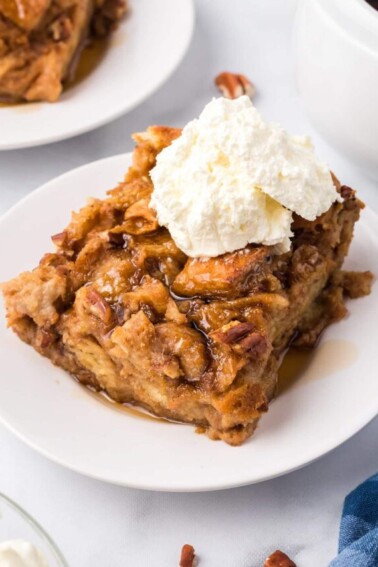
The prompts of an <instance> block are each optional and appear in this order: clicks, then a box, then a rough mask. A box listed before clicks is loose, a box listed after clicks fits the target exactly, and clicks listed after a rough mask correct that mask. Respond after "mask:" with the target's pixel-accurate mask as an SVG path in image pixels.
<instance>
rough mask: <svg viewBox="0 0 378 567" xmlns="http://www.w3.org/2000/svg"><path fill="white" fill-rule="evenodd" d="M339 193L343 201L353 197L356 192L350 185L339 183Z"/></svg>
mask: <svg viewBox="0 0 378 567" xmlns="http://www.w3.org/2000/svg"><path fill="white" fill-rule="evenodd" d="M340 195H341V196H342V198H343V199H344V200H345V201H349V199H355V197H356V192H355V190H354V189H352V188H351V187H348V185H341V187H340Z"/></svg>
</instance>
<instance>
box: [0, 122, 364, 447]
mask: <svg viewBox="0 0 378 567" xmlns="http://www.w3.org/2000/svg"><path fill="white" fill-rule="evenodd" d="M179 134H180V131H179V130H176V129H171V128H165V127H151V128H149V129H148V130H147V132H145V133H142V134H137V135H136V136H135V139H136V141H137V146H136V148H135V150H134V155H133V164H132V166H131V168H130V169H129V171H128V173H127V174H126V177H125V180H124V181H123V182H122V183H120V184H119V186H118V187H116V188H115V189H112V190H111V191H109V192H108V196H107V198H106V199H105V200H97V199H93V200H91V201H90V202H89V203H88V205H87V206H86V207H84V208H83V209H81V210H80V211H79V212H78V213H73V216H72V220H71V222H70V224H69V225H68V226H67V228H66V229H65V230H64V231H63V232H61V233H59V234H56V235H55V236H53V241H54V243H55V244H56V247H57V251H56V252H55V253H53V254H47V255H46V256H44V257H43V258H42V260H41V262H40V265H39V266H38V267H37V268H36V269H35V270H33V271H32V272H25V273H23V274H21V275H20V276H18V277H17V278H16V279H14V280H12V281H10V282H8V283H6V284H4V286H3V291H4V295H5V300H6V306H7V317H8V324H9V326H10V327H11V328H12V329H13V330H14V331H15V332H16V333H17V334H18V335H19V337H20V338H21V339H22V340H24V341H25V342H27V343H29V344H31V345H32V346H33V347H34V348H35V349H36V350H37V351H38V352H39V353H41V354H43V355H44V356H46V357H48V358H50V359H51V361H52V362H53V363H54V364H56V365H58V366H61V367H62V368H64V369H65V370H67V371H68V372H69V373H71V374H72V375H73V376H75V377H76V378H77V379H78V380H79V381H80V382H81V383H83V384H85V385H87V386H90V387H91V388H94V389H96V390H101V391H105V392H106V393H107V394H108V395H109V396H110V397H111V398H112V399H113V400H115V401H117V402H119V403H132V404H136V405H139V406H142V407H143V408H146V409H147V410H149V411H150V412H152V413H154V414H156V415H158V416H162V417H165V418H167V419H171V420H177V421H181V422H188V423H192V424H194V425H196V426H197V427H199V428H200V430H202V431H206V432H207V434H208V435H209V437H211V438H212V439H223V440H224V441H226V442H227V443H230V444H232V445H238V444H240V443H242V442H243V441H244V440H245V439H247V438H248V437H249V436H250V435H251V434H252V432H253V431H254V429H255V427H256V425H257V423H258V420H259V418H260V417H261V415H262V414H263V413H265V412H266V411H267V410H268V404H269V401H270V400H271V399H272V397H273V396H274V393H275V388H276V383H277V371H278V368H279V365H280V362H281V360H282V356H283V355H284V353H285V351H286V349H287V348H288V346H289V345H290V344H295V345H298V346H301V347H311V346H314V345H315V343H316V341H317V339H318V337H319V335H320V333H321V332H322V330H323V329H324V328H325V327H326V326H327V325H328V324H329V323H332V322H333V321H337V320H338V319H341V318H342V317H344V315H345V314H346V307H345V305H344V297H345V295H349V296H352V297H358V296H360V295H364V294H366V293H368V292H369V287H370V281H371V275H370V274H369V273H365V274H353V273H350V272H348V273H345V272H342V271H341V270H340V268H341V265H342V263H343V260H344V257H345V256H346V254H347V252H348V248H349V245H350V242H351V239H352V235H353V227H354V223H355V222H356V221H357V220H358V218H359V214H360V210H361V209H362V207H363V204H362V203H361V202H360V201H359V200H358V199H357V198H356V196H355V193H354V191H352V190H351V189H349V188H348V187H346V186H341V185H340V184H339V182H338V181H337V179H336V178H334V183H335V186H336V188H337V190H338V191H339V193H340V195H341V196H342V202H340V203H339V202H335V203H334V204H333V205H332V206H331V208H330V209H329V210H328V211H327V212H326V213H325V214H323V215H322V216H320V217H318V218H317V219H316V220H315V221H313V222H309V221H305V220H303V219H301V218H299V217H296V218H295V219H294V223H293V227H292V228H293V231H294V238H293V241H292V247H291V250H290V252H287V253H285V254H283V255H273V254H272V250H271V249H270V248H269V247H267V246H255V245H248V246H247V247H246V248H244V249H242V250H237V251H235V252H232V253H227V254H224V255H223V256H219V257H215V258H196V259H193V258H189V257H187V256H186V255H185V254H184V253H183V252H182V251H181V250H179V249H178V247H177V246H176V245H175V243H174V241H173V240H172V238H171V236H170V234H169V232H168V231H167V229H165V228H161V227H160V226H159V225H158V222H157V220H156V216H155V213H154V211H153V210H152V209H150V208H149V206H148V205H149V200H150V196H151V191H152V183H151V180H150V177H149V170H150V169H151V168H152V167H153V166H154V164H155V159H156V155H157V153H158V152H160V151H161V150H162V149H163V148H164V147H166V146H167V145H169V144H170V142H171V141H172V140H173V139H175V138H176V137H177V136H179Z"/></svg>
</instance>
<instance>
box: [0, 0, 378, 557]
mask: <svg viewBox="0 0 378 567" xmlns="http://www.w3.org/2000/svg"><path fill="white" fill-rule="evenodd" d="M135 1H137V0H135ZM178 1H179V0H178ZM196 4H197V23H196V31H195V34H194V38H193V42H192V45H191V47H190V49H189V52H188V54H187V56H186V57H185V59H184V61H183V63H182V65H181V67H180V68H179V69H178V71H177V72H176V73H175V74H174V76H173V77H172V78H171V79H170V80H169V82H168V83H166V84H165V85H164V86H163V87H162V88H161V89H160V90H159V91H158V92H157V93H156V94H155V95H154V96H152V97H151V98H150V99H149V100H148V101H147V102H145V103H144V104H143V105H141V106H140V107H139V108H137V109H136V110H134V111H133V112H131V113H130V114H128V115H127V116H125V117H123V118H121V119H119V120H117V121H116V122H113V123H111V124H109V125H108V126H105V127H103V128H100V129H99V130H96V131H94V132H91V133H89V134H86V135H83V136H80V137H78V138H75V139H72V140H68V141H65V142H61V143H58V144H52V145H50V146H44V147H40V148H34V149H29V150H22V151H12V152H3V153H2V154H0V211H1V212H3V211H5V210H7V209H8V208H9V207H10V206H11V205H12V204H13V203H15V202H16V201H18V200H19V199H20V198H21V197H22V196H24V195H26V194H27V193H28V192H29V191H31V190H33V189H34V188H36V187H38V186H39V185H40V184H42V183H43V182H45V181H47V180H48V179H50V178H52V177H54V176H56V175H58V174H60V173H62V172H64V171H67V170H68V169H71V168H73V167H76V166H79V165H81V164H84V163H86V162H89V161H92V160H96V159H98V158H101V157H105V156H109V155H112V154H116V153H122V152H124V151H128V150H130V149H131V148H132V142H131V140H130V133H131V132H133V131H136V130H142V129H143V128H145V127H146V126H147V125H148V124H152V123H166V124H170V125H182V124H184V123H185V122H186V121H187V120H189V119H190V118H192V117H193V116H195V115H196V114H198V112H199V111H200V110H201V108H202V107H203V105H204V104H205V103H206V102H207V101H208V100H209V99H210V97H211V96H213V95H214V94H215V90H214V87H213V85H212V78H213V77H214V76H215V75H216V74H217V73H218V72H220V71H223V70H226V69H227V70H228V69H230V70H235V71H240V72H243V73H245V74H247V75H248V76H250V77H251V78H252V79H253V80H254V82H255V83H256V85H257V88H258V91H259V94H258V97H257V98H256V100H255V102H256V105H257V106H258V107H259V108H260V110H261V111H262V112H263V114H264V116H265V117H267V118H268V119H272V120H278V121H280V122H282V123H283V124H284V125H285V126H286V127H287V128H288V129H290V130H291V131H293V132H297V133H310V134H311V135H312V136H313V138H314V141H315V144H316V146H317V148H318V153H319V154H320V155H322V156H323V157H325V158H326V159H327V160H328V161H329V162H330V163H331V164H332V167H333V169H334V171H335V172H337V174H338V175H339V177H340V178H341V179H342V180H343V181H344V182H346V183H348V184H349V185H351V186H355V187H358V189H359V194H360V195H361V197H362V198H363V199H364V200H365V201H366V203H367V204H368V205H369V206H371V207H372V208H373V209H375V210H376V211H378V187H377V182H376V181H375V182H374V180H373V179H369V177H367V176H366V175H364V173H363V172H362V171H360V170H359V169H358V168H357V167H356V166H354V165H352V164H350V163H348V161H347V160H346V159H345V158H344V157H343V156H342V155H340V154H338V153H337V152H336V151H335V150H334V149H333V148H331V147H329V146H328V144H327V143H326V142H325V141H323V140H322V139H321V138H320V137H319V136H318V135H317V134H316V132H314V131H313V129H312V127H311V126H310V124H309V123H308V121H307V119H306V117H305V115H304V113H303V110H302V109H301V105H300V100H299V98H298V95H297V92H296V88H295V82H294V77H293V59H292V56H291V50H290V46H291V30H292V25H293V20H294V14H295V7H296V1H295V0H285V1H284V2H283V1H282V0H233V1H232V2H231V1H230V0H216V1H215V0H197V1H196ZM173 25H174V24H173ZM0 135H1V125H0ZM36 222H40V220H39V219H36ZM15 230H17V227H15ZM0 245H1V246H5V245H6V246H9V250H10V253H11V236H10V241H9V242H8V243H5V242H1V243H0ZM377 437H378V421H377V420H375V421H374V422H373V423H371V424H370V425H368V426H367V427H366V428H365V429H364V430H363V431H361V432H360V433H359V434H358V435H356V436H355V437H354V438H353V439H351V440H350V441H348V442H347V443H345V444H344V445H343V446H342V447H340V448H338V449H337V450H335V451H334V452H333V453H331V454H330V455H328V456H326V457H324V458H323V459H321V460H320V461H318V462H317V463H315V464H313V465H311V466H309V467H307V468H305V469H303V470H301V471H298V472H295V473H292V474H290V475H288V476H286V477H282V478H279V479H276V480H273V481H269V482H265V483H262V484H260V485H255V486H250V487H245V488H240V489H235V490H229V491H223V492H218V493H208V494H205V493H202V494H158V493H148V492H142V491H135V490H127V489H124V488H120V487H115V486H109V485H106V484H104V483H101V482H97V481H94V480H90V479H86V478H84V477H82V476H80V475H77V474H75V473H72V472H70V471H67V470H64V469H63V468H60V467H59V466H57V465H55V464H52V463H50V462H49V461H47V460H46V459H44V458H43V457H41V456H39V455H38V454H36V453H34V452H33V451H32V450H31V449H29V448H28V447H26V446H24V445H23V444H22V443H21V442H19V441H18V440H17V439H16V438H14V437H13V436H12V435H11V434H10V433H9V432H8V431H6V430H5V429H4V428H2V427H0V491H1V492H4V493H5V494H7V495H9V496H10V497H12V498H14V499H15V500H17V501H18V502H19V503H20V504H21V505H23V506H25V507H26V508H27V509H28V510H29V511H30V512H31V513H32V514H33V515H35V516H36V517H37V518H38V519H39V520H40V522H41V523H42V524H43V525H44V526H45V527H46V529H47V530H48V531H49V532H50V533H51V535H52V536H53V538H54V539H55V540H56V541H57V543H58V544H59V545H60V547H61V548H62V550H63V552H64V553H65V555H66V556H67V559H68V561H69V564H70V566H72V567H124V566H125V565H128V566H136V567H139V566H140V567H160V566H161V567H163V566H164V567H166V566H170V565H172V566H174V565H177V564H178V556H179V551H180V547H181V545H182V544H183V543H186V542H188V543H192V544H193V545H194V546H195V547H196V548H197V550H198V553H199V555H200V557H201V563H200V565H201V567H202V566H203V567H215V566H219V565H222V567H262V565H263V560H264V557H265V556H266V555H267V554H268V553H269V552H271V551H273V550H274V549H276V548H277V547H278V548H282V549H284V550H286V551H287V552H288V553H289V554H291V555H292V557H293V558H295V560H296V561H297V564H298V567H322V566H326V565H327V564H328V562H329V561H330V560H331V559H332V557H333V556H334V554H335V553H336V547H337V534H338V526H339V519H340V512H341V507H342V503H343V498H344V496H345V494H346V493H347V492H348V491H349V490H351V489H352V488H354V487H355V486H356V485H357V484H358V483H359V482H360V481H362V480H364V479H365V478H366V477H368V476H369V475H371V474H373V473H374V472H376V471H377V469H378V458H377V451H376V439H377ZM236 450H237V449H236ZM153 466H154V464H153V463H151V467H153ZM0 539H1V532H0Z"/></svg>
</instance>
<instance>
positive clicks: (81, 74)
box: [64, 39, 109, 91]
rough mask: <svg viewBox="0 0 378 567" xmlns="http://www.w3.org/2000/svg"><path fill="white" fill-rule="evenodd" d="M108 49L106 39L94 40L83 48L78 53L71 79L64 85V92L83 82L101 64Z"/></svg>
mask: <svg viewBox="0 0 378 567" xmlns="http://www.w3.org/2000/svg"><path fill="white" fill-rule="evenodd" d="M108 47H109V40H108V39H96V40H93V41H92V42H91V43H90V44H88V45H87V46H86V47H84V49H83V51H82V52H81V53H80V56H79V61H78V62H77V65H76V66H75V67H74V71H73V73H72V74H71V77H70V78H69V79H68V80H67V81H66V83H65V85H64V91H67V90H69V89H71V88H72V87H75V86H76V85H78V84H79V83H81V82H82V81H84V80H85V79H86V78H87V77H89V75H90V74H91V73H93V71H94V70H95V69H96V68H97V67H98V65H99V64H100V63H101V61H102V59H103V58H104V55H105V53H106V51H107V49H108Z"/></svg>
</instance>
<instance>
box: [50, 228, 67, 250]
mask: <svg viewBox="0 0 378 567" xmlns="http://www.w3.org/2000/svg"><path fill="white" fill-rule="evenodd" d="M51 240H52V241H53V243H54V244H55V246H58V248H60V247H61V246H64V244H65V243H66V241H67V232H66V231H65V230H63V232H58V233H57V234H53V235H52V237H51Z"/></svg>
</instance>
